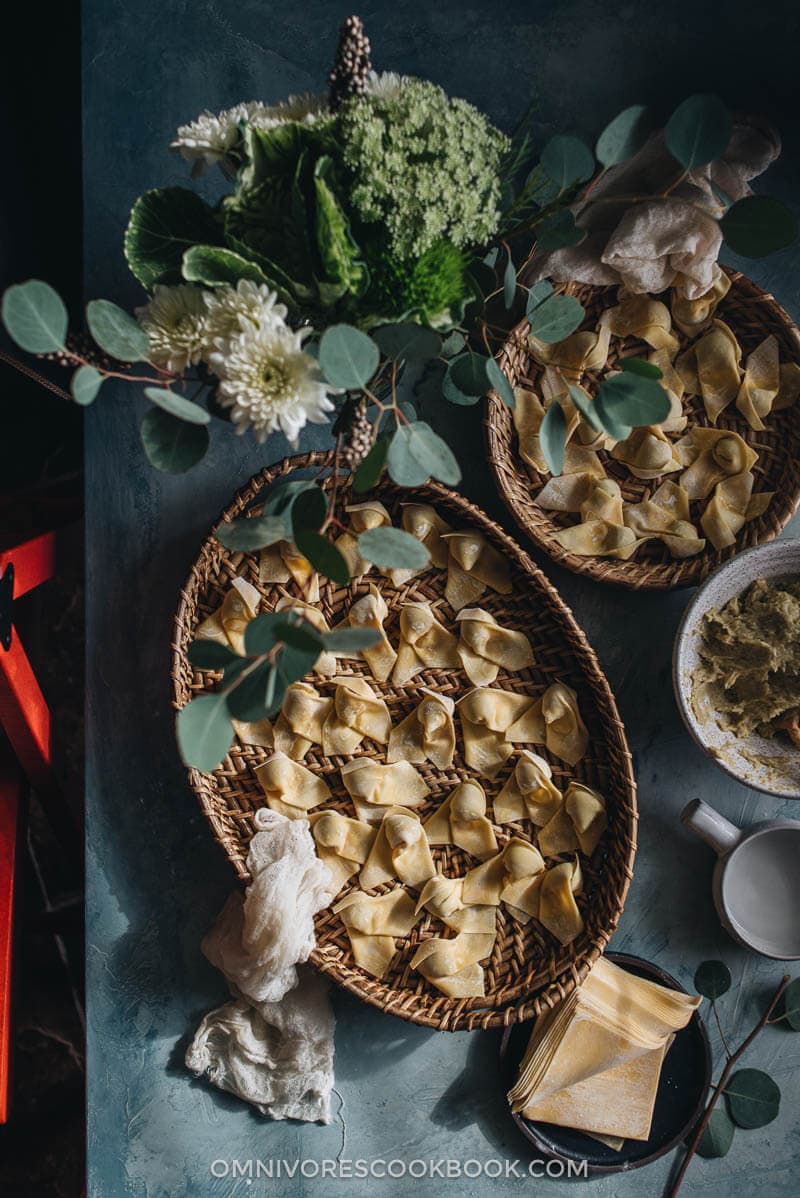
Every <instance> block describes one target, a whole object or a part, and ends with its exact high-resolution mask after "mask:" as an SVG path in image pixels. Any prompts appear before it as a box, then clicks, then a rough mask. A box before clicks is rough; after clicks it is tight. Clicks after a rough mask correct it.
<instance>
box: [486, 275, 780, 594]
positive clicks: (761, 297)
mask: <svg viewBox="0 0 800 1198" xmlns="http://www.w3.org/2000/svg"><path fill="white" fill-rule="evenodd" d="M728 274H729V275H730V277H731V288H730V291H729V292H728V294H727V296H726V297H725V299H724V300H723V301H722V303H721V304H720V305H719V308H718V309H717V312H716V315H717V316H718V317H720V319H722V320H724V321H726V323H727V324H728V325H729V326H730V328H731V329H732V330H733V332H734V333H735V334H736V337H737V339H738V341H739V344H740V346H741V347H742V352H743V354H744V355H745V356H746V355H747V354H749V353H750V352H751V350H753V349H755V347H756V346H757V345H758V344H759V342H761V341H763V339H764V338H765V337H766V336H768V334H770V333H774V334H775V336H776V338H777V340H778V345H779V347H780V358H781V362H788V361H794V362H800V333H799V332H798V330H797V328H796V326H795V325H794V323H793V322H792V320H791V318H790V317H789V315H788V314H787V313H786V312H785V311H784V310H783V308H781V307H780V305H779V304H778V303H777V302H776V301H775V299H774V298H773V297H772V296H771V295H769V294H767V292H765V291H762V290H761V288H760V287H757V286H756V284H755V283H753V282H751V280H750V279H748V278H746V277H745V276H744V275H742V274H739V273H737V272H735V271H728ZM559 290H561V291H565V292H567V293H568V294H570V295H575V296H577V297H578V299H579V300H580V301H581V303H582V304H583V306H584V308H585V309H586V320H585V322H584V325H583V326H582V327H584V328H594V326H595V322H596V321H597V318H598V317H599V315H600V313H601V312H602V311H603V310H604V309H605V308H609V307H612V306H613V305H614V304H615V303H616V302H617V299H616V297H617V288H616V287H592V286H589V285H587V284H577V283H571V284H569V285H568V286H567V287H562V288H560V289H559ZM664 298H666V299H667V300H668V297H664ZM527 332H528V322H527V321H522V323H521V324H519V325H517V327H516V328H515V329H514V330H513V332H512V333H511V336H510V337H509V339H508V341H507V342H506V344H505V346H504V347H503V349H502V351H501V353H500V355H499V357H498V362H499V364H500V366H501V367H502V368H503V369H504V371H505V372H506V374H507V376H508V378H509V380H510V382H511V383H512V385H514V386H523V387H529V388H531V389H532V390H537V391H538V384H539V380H540V377H541V374H542V368H541V367H540V366H539V365H538V364H537V363H536V362H534V361H533V359H532V358H531V356H530V353H529V351H528V347H527V343H526V338H527ZM673 332H674V333H677V334H678V336H679V337H680V341H681V350H683V349H684V348H685V347H686V345H688V344H689V340H690V339H689V338H687V337H685V336H684V335H683V334H682V333H681V332H680V330H679V329H677V328H676V327H674V328H673ZM648 352H649V346H647V345H646V344H645V343H644V342H641V341H637V340H636V339H635V338H632V337H627V338H625V340H624V342H622V341H621V340H620V339H619V338H617V337H612V340H611V352H610V354H609V358H608V364H607V366H608V368H613V367H614V365H615V364H616V362H617V360H618V359H619V358H620V357H646V356H647V354H648ZM604 373H605V372H604V371H603V372H601V373H600V374H596V375H595V374H586V375H584V376H583V379H582V380H581V381H582V385H583V386H585V387H586V389H587V391H588V392H589V394H590V395H591V394H594V392H595V391H596V390H597V387H598V385H599V383H600V381H601V378H602V375H603V374H604ZM684 411H685V412H686V414H687V416H688V417H689V427H691V426H692V425H697V424H700V425H708V424H709V423H710V422H709V420H708V418H707V417H706V413H705V409H704V407H703V403H702V400H701V399H698V398H693V399H691V400H684ZM765 423H766V424H767V428H766V429H765V431H764V432H760V433H758V432H754V431H753V430H752V429H751V428H750V427H749V425H748V424H747V421H746V420H745V419H744V417H743V416H741V415H740V413H739V412H738V411H737V410H736V408H734V407H733V405H731V407H730V408H728V409H727V411H726V412H724V413H723V415H722V416H720V418H719V420H718V421H717V427H718V428H724V429H732V430H733V431H734V432H737V433H738V434H739V435H740V436H741V437H742V438H743V439H744V440H745V441H747V443H748V444H749V445H751V446H752V447H753V449H755V450H756V451H757V453H758V462H757V463H756V465H755V466H754V468H753V473H754V475H755V486H754V488H753V490H754V491H755V492H758V491H774V492H775V496H774V498H773V499H772V502H771V503H770V505H769V507H768V508H767V510H766V512H764V514H763V515H762V516H760V517H758V518H757V519H755V520H751V521H749V522H748V523H747V524H745V526H744V528H743V529H742V531H741V532H740V533H739V535H738V537H737V538H736V543H735V545H732V546H731V547H730V548H728V549H723V550H716V549H714V547H713V545H711V544H710V542H709V543H707V545H706V548H705V549H704V551H703V552H702V553H699V554H698V555H697V556H696V557H690V558H686V559H685V560H683V561H676V560H675V559H674V558H672V557H670V555H669V552H668V550H667V549H666V548H665V546H663V545H662V544H661V543H660V542H658V541H650V542H648V543H647V544H646V545H644V546H642V547H641V548H640V549H639V550H638V551H637V553H636V554H635V555H634V556H633V557H632V558H631V559H630V560H629V561H616V560H615V559H613V558H604V557H580V556H578V555H577V554H574V553H569V552H568V551H567V550H565V549H564V548H563V547H562V546H561V545H560V544H559V543H558V541H557V540H556V539H555V534H556V533H557V532H558V530H559V529H561V528H565V527H566V526H568V525H570V524H574V523H575V517H574V516H569V515H567V514H565V513H559V512H548V511H545V510H544V509H543V508H540V507H539V506H538V505H537V503H536V496H537V494H538V492H539V490H540V489H541V487H542V486H543V485H544V483H545V482H546V481H547V478H548V477H549V476H547V475H542V474H540V473H539V472H538V471H537V470H535V469H533V468H532V467H531V466H529V465H528V464H527V463H526V462H524V461H523V460H522V458H521V457H520V455H519V452H518V447H517V434H516V431H515V429H514V424H513V420H512V417H511V413H510V411H509V410H508V408H507V407H506V406H505V404H503V403H502V402H501V401H500V400H499V399H498V398H497V397H496V396H495V395H491V396H490V397H489V399H488V401H487V409H486V418H485V426H484V427H485V434H486V444H487V452H488V457H489V463H490V466H491V468H492V471H493V473H494V476H495V480H496V482H497V487H498V490H499V492H500V496H501V498H502V500H503V502H504V503H505V505H506V507H507V508H508V510H509V511H510V512H511V514H512V516H513V517H514V519H515V520H516V522H517V524H518V525H519V527H520V529H521V530H522V531H523V532H524V533H525V534H526V535H527V536H528V537H530V539H531V540H532V541H533V542H535V544H536V545H537V546H538V547H539V548H540V549H542V550H544V552H545V553H547V554H549V556H550V557H551V558H553V560H554V561H556V562H558V563H559V565H562V566H566V567H567V569H569V570H574V571H575V573H576V574H586V575H589V576H590V577H591V578H596V579H598V580H599V581H601V582H612V583H617V584H619V585H620V586H625V587H629V588H631V589H632V590H671V589H673V588H674V587H682V586H696V585H697V584H698V583H700V582H701V581H702V580H703V579H704V578H705V577H706V575H707V574H710V573H711V571H712V570H714V569H716V567H717V566H719V565H721V563H722V562H724V561H727V560H728V558H730V557H733V556H734V555H735V554H737V553H739V552H740V551H741V550H743V549H749V548H751V546H753V545H760V544H761V543H762V542H763V541H770V540H772V538H773V537H776V536H777V535H778V533H779V532H780V531H781V529H782V528H783V527H784V526H785V525H786V524H787V523H788V521H789V520H790V519H791V517H792V516H793V515H794V513H795V511H796V509H797V506H798V503H800V405H795V406H794V407H793V408H789V409H787V410H785V411H782V412H775V413H773V414H772V415H771V416H768V417H767V418H766V421H765ZM681 435H683V434H681ZM600 457H601V460H602V461H603V463H604V465H605V468H606V472H607V474H608V475H609V477H611V478H615V479H616V480H617V481H618V482H619V484H620V486H621V488H622V494H623V498H624V499H625V500H626V501H628V502H631V503H638V502H639V501H640V500H642V499H646V498H649V496H650V495H652V493H653V491H654V490H655V489H656V487H658V485H659V483H660V482H661V481H662V479H660V478H657V479H648V480H647V481H644V480H642V479H637V478H634V477H633V476H632V475H631V474H630V473H629V471H628V470H627V469H626V468H625V467H624V466H622V465H621V464H620V463H618V462H615V461H614V459H613V458H612V457H611V456H610V455H609V454H607V453H605V452H602V453H601V454H600ZM703 506H704V504H702V503H695V504H693V505H692V519H693V520H694V522H695V524H696V525H697V527H698V528H699V517H700V514H701V512H702V508H703Z"/></svg>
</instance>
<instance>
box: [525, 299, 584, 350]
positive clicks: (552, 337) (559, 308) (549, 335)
mask: <svg viewBox="0 0 800 1198" xmlns="http://www.w3.org/2000/svg"><path fill="white" fill-rule="evenodd" d="M583 317H584V311H583V305H582V304H581V303H580V301H579V300H577V299H575V296H574V295H553V296H550V298H549V299H545V300H543V301H542V302H541V303H539V304H538V305H536V306H535V307H534V308H533V310H532V311H529V313H528V320H529V321H530V325H531V333H532V335H533V336H534V337H536V338H538V340H539V341H544V342H545V344H547V345H552V344H554V343H555V342H556V341H563V340H564V338H565V337H569V335H570V333H574V332H575V330H576V329H577V328H579V327H580V325H581V322H582V320H583Z"/></svg>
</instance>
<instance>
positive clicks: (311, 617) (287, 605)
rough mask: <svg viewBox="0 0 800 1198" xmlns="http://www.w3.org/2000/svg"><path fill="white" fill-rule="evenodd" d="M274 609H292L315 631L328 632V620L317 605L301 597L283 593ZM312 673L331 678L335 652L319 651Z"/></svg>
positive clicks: (334, 668)
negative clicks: (305, 601)
mask: <svg viewBox="0 0 800 1198" xmlns="http://www.w3.org/2000/svg"><path fill="white" fill-rule="evenodd" d="M275 611H292V612H296V613H297V614H298V615H299V616H302V617H303V619H304V620H308V622H309V624H310V625H311V626H312V628H316V630H317V632H330V627H329V625H328V621H327V620H326V619H325V616H324V614H323V613H322V611H321V610H320V608H319V607H314V605H313V604H311V603H304V602H303V601H302V599H295V598H293V597H291V596H288V595H284V596H283V598H282V599H279V600H278V602H277V603H276V604H275ZM314 673H315V674H321V675H322V677H323V678H332V677H333V675H334V674H335V673H336V654H335V653H329V652H328V650H325V652H324V653H320V655H319V657H318V658H317V660H316V663H315V665H314Z"/></svg>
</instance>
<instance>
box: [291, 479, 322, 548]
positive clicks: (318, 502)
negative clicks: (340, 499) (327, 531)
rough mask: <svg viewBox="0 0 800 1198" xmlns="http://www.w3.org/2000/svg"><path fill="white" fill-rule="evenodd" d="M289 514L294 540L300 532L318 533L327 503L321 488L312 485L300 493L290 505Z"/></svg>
mask: <svg viewBox="0 0 800 1198" xmlns="http://www.w3.org/2000/svg"><path fill="white" fill-rule="evenodd" d="M291 513H292V531H293V533H294V536H295V538H296V537H297V535H298V533H301V532H309V531H310V532H319V530H320V529H321V528H322V525H323V524H324V523H325V517H326V516H327V514H328V501H327V499H326V498H325V493H324V491H323V490H322V488H321V487H318V486H315V485H314V486H310V487H307V488H306V489H305V490H304V491H301V492H300V493H299V495H297V496H296V497H295V500H294V502H293V503H292V508H291Z"/></svg>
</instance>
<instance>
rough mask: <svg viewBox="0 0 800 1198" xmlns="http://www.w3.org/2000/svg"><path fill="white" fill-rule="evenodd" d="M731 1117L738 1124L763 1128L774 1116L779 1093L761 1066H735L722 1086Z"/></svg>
mask: <svg viewBox="0 0 800 1198" xmlns="http://www.w3.org/2000/svg"><path fill="white" fill-rule="evenodd" d="M725 1098H726V1100H727V1103H728V1111H729V1113H730V1116H731V1119H733V1121H734V1123H735V1124H736V1125H737V1126H738V1127H766V1125H767V1124H768V1123H772V1121H773V1119H776V1118H777V1116H778V1111H779V1110H780V1105H781V1092H780V1089H779V1087H778V1085H777V1083H776V1082H774V1081H773V1080H772V1078H771V1077H770V1076H769V1074H768V1073H764V1071H763V1070H761V1069H739V1070H738V1071H737V1072H736V1073H734V1075H733V1077H732V1078H731V1080H730V1081H729V1082H728V1084H727V1086H726V1087H725Z"/></svg>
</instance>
